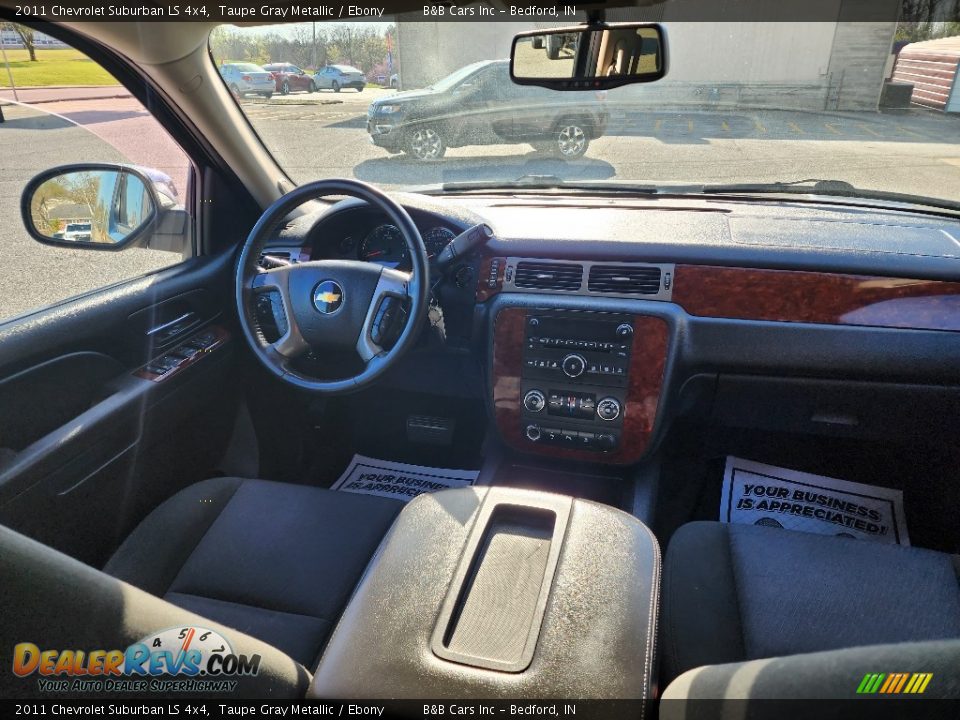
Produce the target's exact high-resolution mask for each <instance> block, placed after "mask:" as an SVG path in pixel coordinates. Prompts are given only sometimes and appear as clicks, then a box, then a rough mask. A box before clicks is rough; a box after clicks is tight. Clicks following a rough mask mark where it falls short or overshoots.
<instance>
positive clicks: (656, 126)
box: [653, 118, 663, 132]
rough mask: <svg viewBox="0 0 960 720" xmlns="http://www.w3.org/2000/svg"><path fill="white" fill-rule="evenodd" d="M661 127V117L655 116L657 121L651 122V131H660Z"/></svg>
mask: <svg viewBox="0 0 960 720" xmlns="http://www.w3.org/2000/svg"><path fill="white" fill-rule="evenodd" d="M661 127H663V118H657V121H656V122H655V123H654V124H653V131H654V132H660V128H661Z"/></svg>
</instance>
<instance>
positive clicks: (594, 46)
mask: <svg viewBox="0 0 960 720" xmlns="http://www.w3.org/2000/svg"><path fill="white" fill-rule="evenodd" d="M666 73H667V43H666V34H665V33H664V30H663V27H662V26H660V25H658V24H656V23H603V24H596V25H589V26H587V25H583V26H577V27H572V28H558V29H554V30H535V31H533V32H524V33H520V34H519V35H517V36H516V37H514V39H513V47H512V48H511V51H510V77H511V78H512V79H513V81H514V82H516V83H518V84H520V85H540V86H542V87H548V88H551V89H553V90H602V89H608V88H613V87H619V86H621V85H630V84H634V83H647V82H653V81H655V80H659V79H660V78H662V77H663V76H664V75H666Z"/></svg>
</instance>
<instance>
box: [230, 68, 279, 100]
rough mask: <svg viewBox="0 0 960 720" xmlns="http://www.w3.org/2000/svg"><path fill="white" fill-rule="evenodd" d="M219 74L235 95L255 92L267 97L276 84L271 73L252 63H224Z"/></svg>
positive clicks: (271, 94) (270, 94)
mask: <svg viewBox="0 0 960 720" xmlns="http://www.w3.org/2000/svg"><path fill="white" fill-rule="evenodd" d="M220 75H221V77H223V81H224V82H225V83H226V84H227V87H228V88H230V92H232V93H233V94H234V95H235V96H236V97H243V96H244V95H250V94H255V95H262V96H263V97H265V98H268V99H269V98H270V97H272V96H273V93H274V90H275V89H276V86H277V83H276V81H275V80H274V79H273V75H272V74H271V73H269V72H267V71H266V70H264V69H263V68H262V67H260V66H259V65H254V64H253V63H224V64H223V65H221V66H220Z"/></svg>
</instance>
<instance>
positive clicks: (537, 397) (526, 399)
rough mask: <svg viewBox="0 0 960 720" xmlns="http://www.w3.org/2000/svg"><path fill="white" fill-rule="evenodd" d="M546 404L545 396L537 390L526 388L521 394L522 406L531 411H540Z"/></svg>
mask: <svg viewBox="0 0 960 720" xmlns="http://www.w3.org/2000/svg"><path fill="white" fill-rule="evenodd" d="M546 404H547V398H546V397H545V396H544V394H543V393H542V392H540V391H539V390H528V391H527V394H526V395H524V396H523V406H524V407H525V408H526V409H527V410H529V411H530V412H532V413H538V412H540V411H541V410H543V408H544V406H545V405H546Z"/></svg>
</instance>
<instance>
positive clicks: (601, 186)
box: [440, 173, 663, 195]
mask: <svg viewBox="0 0 960 720" xmlns="http://www.w3.org/2000/svg"><path fill="white" fill-rule="evenodd" d="M514 189H518V190H585V191H588V192H594V193H596V192H601V193H606V192H615V193H643V194H650V195H653V194H656V193H658V192H662V191H663V188H659V187H658V186H656V185H614V184H609V183H598V182H570V181H568V180H564V179H563V178H562V177H559V176H557V175H535V174H532V173H527V174H525V175H521V176H520V177H518V178H516V179H515V180H465V181H458V182H448V183H443V185H441V186H440V190H441V191H442V192H456V191H458V190H514Z"/></svg>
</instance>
